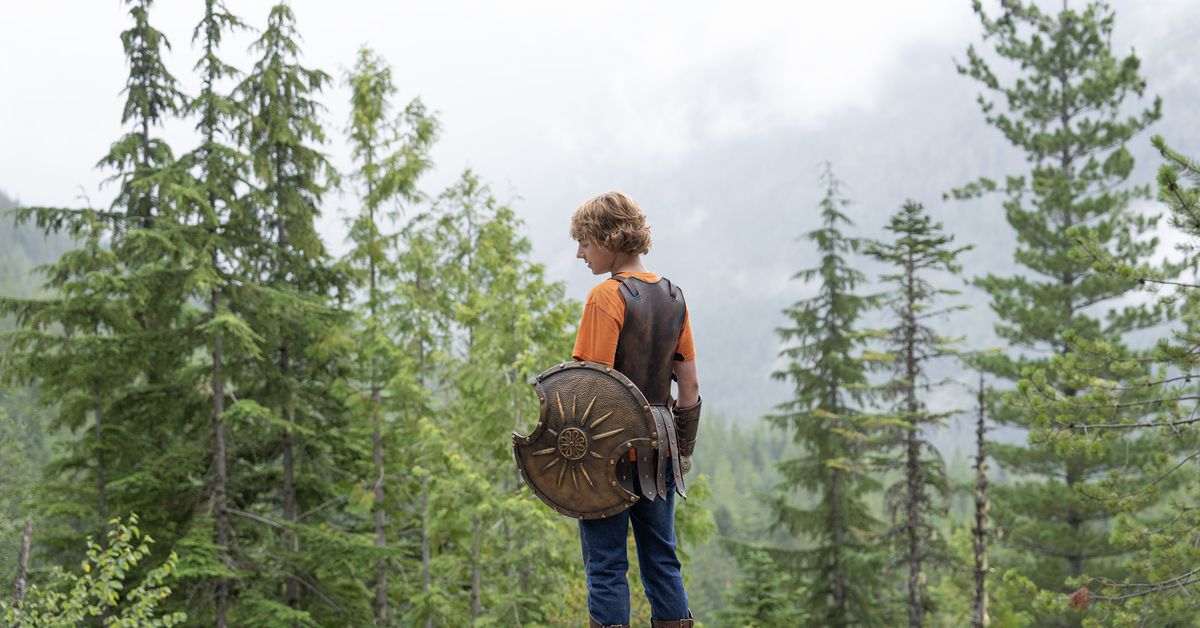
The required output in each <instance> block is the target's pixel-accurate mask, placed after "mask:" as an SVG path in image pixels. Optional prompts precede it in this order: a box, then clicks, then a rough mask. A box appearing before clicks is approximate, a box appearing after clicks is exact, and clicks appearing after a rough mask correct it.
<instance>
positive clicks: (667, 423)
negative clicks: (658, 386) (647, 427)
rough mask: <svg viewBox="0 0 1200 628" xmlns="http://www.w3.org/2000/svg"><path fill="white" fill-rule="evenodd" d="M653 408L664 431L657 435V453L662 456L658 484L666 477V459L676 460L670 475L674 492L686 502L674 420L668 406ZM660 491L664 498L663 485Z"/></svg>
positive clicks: (686, 496)
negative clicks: (674, 483)
mask: <svg viewBox="0 0 1200 628" xmlns="http://www.w3.org/2000/svg"><path fill="white" fill-rule="evenodd" d="M653 407H654V411H655V415H659V417H661V419H659V420H661V421H662V425H664V429H662V431H661V432H660V433H659V436H661V438H660V439H659V441H660V444H659V453H661V454H662V455H661V456H660V457H659V478H660V482H661V480H665V478H664V476H666V465H667V459H668V457H673V459H676V460H674V462H676V463H674V465H671V474H672V476H674V480H676V492H678V494H679V496H680V497H683V498H684V500H686V498H688V494H686V491H685V490H684V489H685V486H684V484H683V472H682V471H680V469H679V465H678V462H679V456H680V455H682V454H680V453H679V438H678V436H676V425H674V418H673V417H672V415H671V408H670V406H653ZM662 491H664V496H666V485H665V484H662Z"/></svg>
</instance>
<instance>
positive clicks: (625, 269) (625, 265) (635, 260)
mask: <svg viewBox="0 0 1200 628" xmlns="http://www.w3.org/2000/svg"><path fill="white" fill-rule="evenodd" d="M648 272H650V271H649V270H647V269H646V265H645V264H642V256H641V255H631V256H628V257H626V256H623V255H622V256H619V257H618V258H617V259H616V261H615V262H614V263H613V269H612V274H613V276H614V277H616V276H617V275H619V274H621V273H648Z"/></svg>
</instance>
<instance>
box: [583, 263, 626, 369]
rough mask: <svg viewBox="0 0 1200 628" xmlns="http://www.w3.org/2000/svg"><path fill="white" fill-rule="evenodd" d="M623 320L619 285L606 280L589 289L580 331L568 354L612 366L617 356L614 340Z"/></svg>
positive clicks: (623, 309) (619, 333) (623, 308)
mask: <svg viewBox="0 0 1200 628" xmlns="http://www.w3.org/2000/svg"><path fill="white" fill-rule="evenodd" d="M624 322H625V301H624V299H622V298H621V293H620V284H618V283H617V282H615V281H605V282H603V283H601V284H599V285H597V286H596V287H595V288H592V291H591V292H589V293H588V298H587V302H586V303H584V305H583V318H581V319H580V320H579V334H578V335H576V336H575V350H574V351H572V352H571V356H572V357H573V358H575V359H576V360H589V361H591V362H599V363H601V364H604V365H605V366H612V365H613V364H614V363H615V362H616V359H617V341H618V339H619V338H620V335H621V324H622V323H624Z"/></svg>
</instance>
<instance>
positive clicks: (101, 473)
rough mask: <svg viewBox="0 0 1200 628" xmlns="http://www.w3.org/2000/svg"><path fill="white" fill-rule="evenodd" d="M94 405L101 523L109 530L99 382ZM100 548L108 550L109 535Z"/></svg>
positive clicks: (102, 417) (104, 537) (96, 387)
mask: <svg viewBox="0 0 1200 628" xmlns="http://www.w3.org/2000/svg"><path fill="white" fill-rule="evenodd" d="M92 403H93V404H94V406H93V407H94V411H95V413H96V493H97V502H98V506H99V509H100V510H99V512H100V521H102V522H104V529H105V530H106V531H107V530H108V484H107V479H106V477H105V473H106V471H107V465H106V463H105V460H104V407H103V401H102V400H101V398H100V382H99V380H96V381H93V382H92ZM100 547H103V548H106V549H107V548H108V535H101V538H100Z"/></svg>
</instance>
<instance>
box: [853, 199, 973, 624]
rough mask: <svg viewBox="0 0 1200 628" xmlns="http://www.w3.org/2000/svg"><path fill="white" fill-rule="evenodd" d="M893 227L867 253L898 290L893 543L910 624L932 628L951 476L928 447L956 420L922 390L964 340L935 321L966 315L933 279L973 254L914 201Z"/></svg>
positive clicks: (891, 356)
mask: <svg viewBox="0 0 1200 628" xmlns="http://www.w3.org/2000/svg"><path fill="white" fill-rule="evenodd" d="M886 228H887V230H888V231H890V232H891V233H892V236H891V240H889V241H886V242H875V243H872V244H871V245H870V247H868V250H867V253H868V254H869V255H871V257H873V258H875V259H876V260H878V261H880V262H882V263H884V264H887V265H888V267H889V271H888V272H886V273H885V274H884V275H883V276H882V277H881V279H882V280H883V281H884V283H885V284H887V285H889V286H890V287H891V288H892V289H891V290H889V291H888V294H889V295H891V296H889V297H888V299H887V307H888V309H889V310H890V312H891V318H892V319H893V320H894V325H893V326H892V327H889V328H887V329H886V330H884V335H883V339H882V340H883V342H884V347H885V349H884V350H885V355H886V356H887V358H886V360H887V362H888V363H890V364H891V370H892V378H891V379H890V380H889V381H888V382H887V383H886V384H884V385H883V387H882V388H881V390H882V392H883V393H884V395H885V396H886V397H887V398H889V399H893V400H894V403H895V406H894V411H895V414H894V417H893V420H894V421H895V423H897V425H898V427H897V428H896V429H895V430H894V433H895V436H894V437H893V438H894V441H893V442H894V443H895V445H897V446H898V449H900V452H901V455H900V460H898V461H896V462H894V463H892V464H890V465H889V466H892V467H893V468H896V469H899V470H900V472H901V474H902V475H901V479H899V480H898V481H897V482H896V483H895V484H893V485H892V486H891V487H889V488H888V489H887V491H886V494H885V506H886V508H887V510H888V511H889V512H890V513H891V516H892V521H893V525H892V528H891V529H890V530H889V531H888V532H887V533H886V534H885V536H886V537H887V538H888V539H890V541H891V544H892V546H893V547H894V548H895V549H894V550H893V552H892V553H893V555H895V556H899V557H902V559H901V561H902V562H903V564H904V567H905V569H906V571H907V572H908V573H907V582H906V587H905V588H906V593H907V600H908V602H907V604H906V607H907V615H908V625H909V626H910V628H917V627H918V626H923V625H925V622H926V616H927V615H928V614H929V612H930V610H931V608H932V606H933V604H932V602H931V600H930V598H929V593H928V587H927V584H926V583H927V581H928V580H929V578H928V574H927V573H926V572H927V571H929V570H931V569H932V568H933V566H934V563H935V562H937V561H939V560H943V559H944V555H945V552H944V551H943V547H942V546H944V545H945V541H944V539H939V532H938V528H937V518H938V517H939V515H941V514H942V512H943V511H944V500H945V497H946V490H947V480H946V469H945V465H944V464H943V461H942V457H941V454H940V453H938V451H937V449H936V448H935V447H934V446H933V443H931V442H930V441H929V440H928V430H929V429H931V428H934V427H938V426H941V425H942V424H943V423H944V420H945V418H946V417H947V416H948V415H949V414H951V412H949V411H947V410H940V411H939V410H933V409H930V408H929V407H928V405H927V404H926V400H925V399H924V398H923V397H924V395H923V393H922V391H925V390H929V388H930V387H932V386H935V385H938V384H944V383H945V382H934V381H932V380H931V379H930V375H929V371H930V366H931V362H933V361H935V360H937V359H939V358H944V357H948V356H953V355H954V354H955V352H956V350H955V347H954V345H955V342H956V341H955V340H954V339H952V338H948V337H946V336H944V335H943V334H940V333H938V331H937V330H936V329H934V328H933V327H932V326H931V324H930V320H931V319H932V318H933V317H937V316H944V315H946V314H948V313H949V312H952V311H954V310H956V309H961V306H958V307H955V306H948V307H943V306H942V304H941V303H940V302H939V301H940V299H941V298H942V297H945V296H951V295H955V294H958V292H957V291H955V290H949V289H945V288H938V287H936V286H935V285H934V283H933V282H932V280H931V279H930V275H931V274H933V275H936V274H943V275H945V274H949V275H954V274H957V273H958V272H960V271H961V267H960V266H959V264H958V261H957V258H958V256H959V254H961V253H962V252H963V251H965V250H967V249H968V248H970V247H957V248H955V247H953V246H952V245H951V243H952V242H953V240H954V237H953V236H950V235H947V234H945V233H944V232H943V231H942V225H941V223H935V222H934V221H933V220H932V219H931V218H930V217H929V216H928V215H927V214H926V213H925V209H924V208H923V207H922V206H921V205H920V204H919V203H916V202H914V201H907V202H905V203H904V205H903V207H901V208H900V211H899V212H897V213H896V214H895V215H893V216H892V218H891V220H890V221H889V222H888V225H887V227H886Z"/></svg>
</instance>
